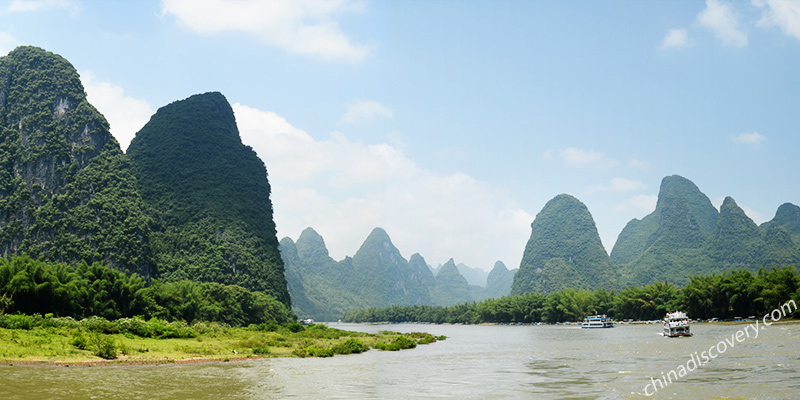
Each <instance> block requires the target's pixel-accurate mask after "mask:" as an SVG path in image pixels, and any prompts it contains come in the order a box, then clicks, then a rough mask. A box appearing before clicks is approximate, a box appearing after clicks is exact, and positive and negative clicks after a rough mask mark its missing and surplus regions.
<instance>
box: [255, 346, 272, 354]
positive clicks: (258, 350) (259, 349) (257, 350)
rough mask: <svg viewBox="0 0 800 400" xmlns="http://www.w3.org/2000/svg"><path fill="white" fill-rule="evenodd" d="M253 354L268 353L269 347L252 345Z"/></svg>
mask: <svg viewBox="0 0 800 400" xmlns="http://www.w3.org/2000/svg"><path fill="white" fill-rule="evenodd" d="M253 354H260V355H263V354H269V347H260V346H259V347H253Z"/></svg>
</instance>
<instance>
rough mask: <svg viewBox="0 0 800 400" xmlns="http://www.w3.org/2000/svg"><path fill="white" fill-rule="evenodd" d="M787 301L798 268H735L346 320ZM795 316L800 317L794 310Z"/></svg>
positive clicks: (691, 310) (488, 318)
mask: <svg viewBox="0 0 800 400" xmlns="http://www.w3.org/2000/svg"><path fill="white" fill-rule="evenodd" d="M789 300H795V301H796V302H800V273H798V271H797V270H796V269H795V268H794V267H784V268H780V269H771V270H766V269H760V270H759V271H758V272H757V273H755V274H754V273H752V272H750V271H748V270H744V269H742V270H737V271H732V272H726V273H723V274H711V275H703V276H699V275H698V276H692V277H690V280H689V283H688V284H687V285H686V286H685V287H683V288H679V287H678V286H676V285H674V284H669V283H666V282H659V283H653V284H650V285H645V286H642V287H629V288H627V289H624V290H620V291H614V290H611V291H609V290H606V289H604V288H599V289H595V290H589V289H565V290H562V291H558V292H552V293H550V294H543V293H537V292H530V293H526V294H524V295H519V296H506V297H502V298H499V299H489V300H486V301H482V302H473V303H465V304H458V305H454V306H450V307H434V306H427V305H414V306H393V307H389V308H368V309H361V310H353V311H348V312H347V313H346V314H345V316H344V318H343V320H344V321H348V322H432V323H464V324H479V323H517V322H522V323H532V322H549V323H556V322H577V321H581V320H583V318H584V317H586V316H587V315H590V314H607V315H609V316H611V317H612V318H614V319H617V320H622V319H634V320H655V319H661V318H663V317H664V314H665V313H666V312H668V311H675V310H682V311H686V312H687V313H688V314H689V316H690V317H692V318H702V319H710V318H721V319H733V318H735V317H749V316H757V317H760V316H762V315H764V314H765V313H768V312H770V311H772V310H774V309H775V308H778V307H780V306H781V305H782V304H784V303H785V302H787V301H789ZM795 316H800V313H798V312H796V313H795Z"/></svg>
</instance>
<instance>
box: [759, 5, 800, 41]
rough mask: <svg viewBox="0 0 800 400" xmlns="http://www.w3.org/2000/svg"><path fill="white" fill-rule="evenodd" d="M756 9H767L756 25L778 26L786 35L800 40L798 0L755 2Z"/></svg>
mask: <svg viewBox="0 0 800 400" xmlns="http://www.w3.org/2000/svg"><path fill="white" fill-rule="evenodd" d="M753 4H754V5H755V6H756V7H765V6H766V7H767V8H766V9H765V10H764V13H763V15H762V16H761V19H760V20H759V21H758V23H757V24H756V25H757V26H759V27H771V26H777V27H779V28H781V31H782V32H783V34H784V35H787V36H793V37H794V38H795V39H797V40H800V2H798V1H796V0H753Z"/></svg>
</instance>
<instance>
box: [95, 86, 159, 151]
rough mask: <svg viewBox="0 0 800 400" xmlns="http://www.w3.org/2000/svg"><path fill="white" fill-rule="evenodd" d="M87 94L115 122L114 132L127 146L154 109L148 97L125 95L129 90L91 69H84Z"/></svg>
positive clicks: (112, 129)
mask: <svg viewBox="0 0 800 400" xmlns="http://www.w3.org/2000/svg"><path fill="white" fill-rule="evenodd" d="M80 76H81V82H82V83H83V87H84V89H85V90H86V97H87V100H89V103H91V104H92V105H93V106H95V108H97V110H98V111H100V113H101V114H103V116H105V117H106V120H108V123H109V124H110V125H111V134H112V135H114V137H115V138H116V139H117V141H118V142H119V145H120V147H122V150H126V149H127V148H128V145H129V144H130V143H131V140H133V137H134V136H135V135H136V132H138V131H139V130H140V129H142V127H143V126H144V125H145V124H146V123H147V121H149V120H150V117H151V116H152V115H153V113H154V111H153V109H152V108H150V106H149V105H148V104H147V102H146V101H144V100H141V99H136V98H133V97H130V96H126V95H125V91H124V90H123V89H122V88H121V87H119V86H116V85H114V84H111V83H109V82H104V81H101V80H99V79H97V77H96V76H94V74H93V73H92V72H91V71H82V72H81V73H80Z"/></svg>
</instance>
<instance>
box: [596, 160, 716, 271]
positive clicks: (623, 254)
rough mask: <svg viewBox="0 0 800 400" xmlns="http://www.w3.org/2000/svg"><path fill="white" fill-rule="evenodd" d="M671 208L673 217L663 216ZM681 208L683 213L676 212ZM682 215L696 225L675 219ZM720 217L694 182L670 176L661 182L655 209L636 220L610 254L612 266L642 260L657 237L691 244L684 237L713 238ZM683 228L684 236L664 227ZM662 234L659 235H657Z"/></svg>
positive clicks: (631, 222)
mask: <svg viewBox="0 0 800 400" xmlns="http://www.w3.org/2000/svg"><path fill="white" fill-rule="evenodd" d="M668 207H672V208H673V210H672V211H671V215H668V216H666V218H665V217H664V216H662V213H663V212H664V209H665V208H668ZM675 207H680V208H681V210H675V209H674V208H675ZM680 213H682V214H683V215H685V216H686V217H687V218H690V219H691V220H692V221H693V222H692V225H693V226H691V227H690V226H684V224H682V223H681V222H680V221H673V220H672V218H671V217H674V216H676V215H678V214H680ZM718 217H719V213H718V212H717V209H716V208H715V207H714V206H713V205H712V204H711V200H709V199H708V197H707V196H706V195H705V194H703V193H702V192H701V191H700V189H698V188H697V185H695V184H694V183H693V182H692V181H690V180H688V179H686V178H684V177H682V176H678V175H672V176H667V177H665V178H664V179H662V180H661V187H660V189H659V192H658V201H657V203H656V209H655V211H653V212H652V213H651V214H649V215H647V216H646V217H644V218H642V219H641V220H638V219H633V220H631V221H630V222H628V224H627V225H626V226H625V228H624V229H623V230H622V232H620V234H619V237H618V238H617V241H616V243H615V244H614V248H613V249H612V250H611V262H612V263H613V264H614V265H622V264H629V263H631V262H633V261H634V260H636V259H637V258H639V257H640V256H641V255H642V254H644V253H645V251H646V250H647V249H648V248H649V247H650V246H651V245H652V244H653V243H654V242H655V239H656V237H653V235H654V234H656V236H657V237H662V238H663V237H667V238H668V240H671V241H679V242H680V241H683V242H689V241H691V240H693V239H692V238H691V237H689V236H687V237H683V236H682V235H683V234H684V233H687V234H689V235H690V236H693V237H694V238H695V239H696V238H697V237H698V236H700V237H705V236H708V235H709V234H711V232H712V231H713V230H714V228H715V227H716V223H717V218H718ZM669 224H672V225H673V227H683V228H681V229H685V230H684V231H683V232H670V229H669V228H668V227H667V228H665V225H669ZM659 230H660V231H661V232H660V233H658V234H657V232H658V231H659Z"/></svg>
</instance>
